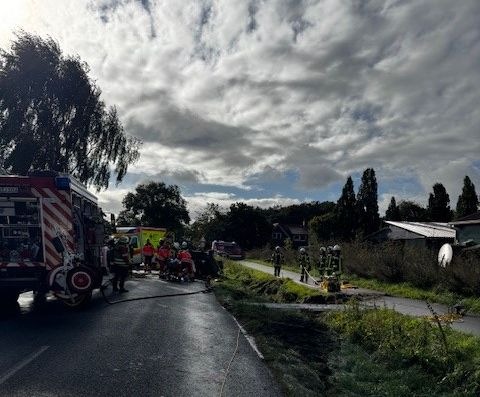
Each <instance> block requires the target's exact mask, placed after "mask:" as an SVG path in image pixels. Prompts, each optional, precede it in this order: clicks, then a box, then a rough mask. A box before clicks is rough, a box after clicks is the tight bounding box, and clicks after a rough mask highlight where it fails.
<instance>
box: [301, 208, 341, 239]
mask: <svg viewBox="0 0 480 397" xmlns="http://www.w3.org/2000/svg"><path fill="white" fill-rule="evenodd" d="M308 230H309V232H310V233H313V234H314V235H315V236H316V237H317V240H318V241H328V240H333V239H335V237H336V236H337V233H338V231H339V230H338V228H337V217H336V215H335V213H333V212H329V213H328V214H325V215H321V216H316V217H314V218H313V219H312V220H311V221H310V223H309V224H308Z"/></svg>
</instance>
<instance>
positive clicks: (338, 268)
mask: <svg viewBox="0 0 480 397" xmlns="http://www.w3.org/2000/svg"><path fill="white" fill-rule="evenodd" d="M330 267H331V269H332V272H333V273H335V274H336V275H339V274H340V273H341V272H342V256H341V248H340V246H339V245H338V244H336V245H334V246H333V248H332V257H331V261H330Z"/></svg>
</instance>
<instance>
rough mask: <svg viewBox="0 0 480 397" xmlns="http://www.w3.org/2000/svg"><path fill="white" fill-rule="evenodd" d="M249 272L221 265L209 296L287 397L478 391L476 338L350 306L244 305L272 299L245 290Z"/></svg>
mask: <svg viewBox="0 0 480 397" xmlns="http://www.w3.org/2000/svg"><path fill="white" fill-rule="evenodd" d="M239 266H240V269H239V268H238V267H239ZM249 270H250V269H246V268H244V267H241V265H238V264H235V263H233V264H232V263H226V266H225V277H226V278H225V279H224V280H223V281H221V282H219V283H218V284H216V285H215V294H216V295H217V297H218V299H219V301H220V302H221V303H222V304H223V305H224V306H225V307H226V308H227V309H228V310H230V311H231V312H232V314H233V315H234V316H235V317H236V318H237V319H238V320H239V321H240V322H241V323H242V325H243V326H244V327H245V328H246V329H247V331H248V332H249V333H250V334H251V335H252V336H253V337H255V340H256V343H257V345H258V347H259V349H260V350H261V351H262V353H263V354H264V356H265V360H266V362H267V364H268V365H269V366H270V368H271V370H272V372H273V373H274V374H275V376H276V378H277V379H278V380H279V382H280V384H281V385H282V387H283V388H284V391H285V394H286V395H287V396H316V395H322V394H325V395H339V396H402V395H415V396H430V395H433V394H438V395H442V396H474V395H478V393H480V339H479V338H475V337H472V336H469V335H464V334H462V333H458V332H455V331H452V330H451V329H450V328H449V327H447V326H442V329H441V331H442V332H441V331H440V329H439V328H438V326H437V325H436V324H432V323H430V322H428V321H427V320H422V319H415V318H411V317H407V316H402V315H400V314H398V313H395V312H393V311H390V310H387V309H374V310H360V308H359V306H358V305H356V304H355V303H353V304H352V305H351V307H350V308H349V309H347V310H345V311H341V312H331V313H329V314H326V315H325V314H313V313H305V312H293V311H284V310H281V311H278V310H273V309H267V308H266V307H262V306H253V305H249V304H248V302H249V301H250V302H251V301H257V302H258V301H259V300H260V301H275V299H276V298H275V295H276V293H274V294H273V295H269V293H266V292H265V290H263V291H262V290H261V289H260V290H259V289H256V290H255V289H250V288H249V286H250V285H254V284H255V282H253V281H251V280H250V278H251V277H257V276H258V281H259V282H262V281H264V280H265V273H261V272H256V271H252V272H250V271H249ZM267 276H268V275H267ZM231 277H234V278H233V279H231ZM246 280H249V281H248V283H246V284H245V281H246ZM442 335H445V337H443V336H442Z"/></svg>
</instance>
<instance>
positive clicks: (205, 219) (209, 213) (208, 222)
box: [190, 203, 227, 242]
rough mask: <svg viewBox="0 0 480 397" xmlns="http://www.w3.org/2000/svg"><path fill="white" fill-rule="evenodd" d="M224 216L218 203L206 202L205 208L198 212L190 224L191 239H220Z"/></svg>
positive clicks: (223, 232)
mask: <svg viewBox="0 0 480 397" xmlns="http://www.w3.org/2000/svg"><path fill="white" fill-rule="evenodd" d="M226 218H227V217H226V214H225V213H224V212H223V211H222V210H221V209H220V206H219V205H218V204H214V203H207V206H206V208H205V209H204V210H203V211H202V212H200V213H199V214H198V216H197V219H196V220H195V222H193V224H192V225H191V228H190V231H191V235H192V239H193V240H195V241H198V240H200V239H201V238H202V237H203V238H205V239H206V240H207V241H209V242H211V241H213V240H221V239H222V238H223V235H224V234H225V228H226V226H225V224H226Z"/></svg>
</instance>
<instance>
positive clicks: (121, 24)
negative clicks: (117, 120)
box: [0, 0, 480, 215]
mask: <svg viewBox="0 0 480 397" xmlns="http://www.w3.org/2000/svg"><path fill="white" fill-rule="evenodd" d="M0 18H1V24H0V47H1V48H8V46H9V42H10V40H11V39H12V37H13V32H14V31H15V30H19V29H24V30H26V31H28V32H32V33H36V34H39V35H41V36H46V35H50V36H51V37H53V38H54V39H56V40H57V41H58V42H59V43H60V45H61V47H62V48H63V50H64V52H65V53H67V54H78V55H79V56H80V57H81V58H82V60H84V61H86V62H87V63H88V64H89V66H90V68H91V73H90V75H91V77H92V78H94V79H95V80H96V81H97V83H98V85H99V86H100V87H101V89H102V90H103V98H104V100H105V101H106V102H107V104H109V105H116V106H117V107H118V109H119V112H120V115H121V119H122V121H123V124H124V126H125V129H126V131H127V132H128V133H130V134H132V135H135V136H137V137H139V138H141V139H142V140H143V142H144V144H143V147H142V150H141V159H140V161H139V162H138V163H137V164H136V165H134V166H132V167H131V168H130V172H129V174H128V175H127V177H126V178H125V180H124V182H123V183H122V184H121V185H119V186H118V187H115V186H114V185H113V186H112V187H111V188H110V189H109V190H108V191H106V192H102V193H100V198H101V201H102V205H103V207H104V209H105V210H107V211H113V212H118V210H119V209H120V207H121V199H122V197H123V195H124V194H125V193H126V192H127V191H129V190H131V189H132V188H133V187H134V186H135V185H136V184H137V183H139V182H142V181H146V180H152V179H153V180H163V181H165V182H167V183H175V184H178V185H180V186H181V188H182V192H183V194H184V196H185V197H186V198H187V200H188V203H189V206H190V209H191V211H192V215H194V212H195V211H197V210H198V209H199V208H201V207H202V205H204V204H205V203H206V202H218V203H221V204H225V205H227V204H229V203H231V202H235V201H246V202H248V203H251V204H254V205H260V206H263V207H265V206H270V205H273V204H291V203H298V202H302V201H305V200H321V201H323V200H336V199H337V198H338V196H339V194H340V191H341V187H342V186H343V184H344V182H345V179H346V177H347V176H348V175H352V176H353V177H354V181H355V187H356V188H358V184H359V177H360V176H361V173H362V171H363V170H364V169H365V168H367V167H374V169H375V170H376V172H377V179H378V182H379V201H380V207H381V209H382V210H384V209H385V208H386V206H387V205H388V201H389V200H390V196H391V195H395V196H396V197H397V199H401V198H408V199H413V200H416V201H418V202H420V203H422V204H425V203H426V198H427V195H428V192H429V191H430V190H431V187H432V185H433V184H434V183H435V182H437V181H438V182H442V183H444V184H445V186H446V188H447V191H448V192H449V193H450V197H451V199H452V201H453V204H454V205H455V203H456V200H457V197H458V194H459V193H460V190H461V186H462V179H463V177H464V175H466V174H468V175H469V176H470V178H471V179H472V180H473V182H474V183H475V184H476V186H477V192H478V190H480V189H479V188H480V156H479V153H480V150H479V149H480V24H479V21H480V1H478V0H462V1H451V0H428V1H427V0H425V1H418V0H415V1H413V0H412V1H408V0H405V1H402V0H384V1H379V0H378V1H377V0H372V1H366V0H365V1H363V0H310V1H307V0H305V1H301V0H278V1H274V0H237V1H234V0H197V1H193V0H191V1H187V0H185V1H181V0H96V1H87V0H84V1H82V0H0Z"/></svg>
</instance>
